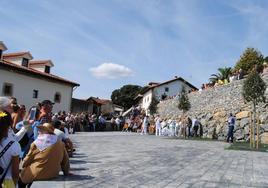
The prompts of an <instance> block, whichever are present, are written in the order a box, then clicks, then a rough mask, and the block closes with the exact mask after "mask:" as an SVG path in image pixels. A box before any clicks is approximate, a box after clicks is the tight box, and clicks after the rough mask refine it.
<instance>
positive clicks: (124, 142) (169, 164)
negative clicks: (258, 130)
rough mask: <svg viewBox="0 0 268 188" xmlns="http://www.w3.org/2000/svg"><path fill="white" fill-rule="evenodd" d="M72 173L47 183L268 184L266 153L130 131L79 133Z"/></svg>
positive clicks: (39, 184)
mask: <svg viewBox="0 0 268 188" xmlns="http://www.w3.org/2000/svg"><path fill="white" fill-rule="evenodd" d="M72 139H73V140H74V142H75V145H76V148H77V151H76V154H75V156H74V158H71V168H72V172H73V173H74V174H75V175H74V176H72V177H68V178H65V177H63V176H61V177H60V178H58V179H56V180H52V181H44V182H35V183H34V184H33V186H32V187H33V188H40V187H42V188H48V187H51V188H52V187H53V188H56V187H77V188H80V187H96V188H100V187H109V188H110V187H111V188H113V187H122V188H123V187H144V188H146V187H152V188H158V187H170V188H173V187H179V188H184V187H224V188H226V187H268V153H261V152H246V151H230V150H224V148H225V147H226V146H228V144H226V143H223V142H205V141H187V140H178V139H170V138H167V137H155V136H151V135H150V136H141V135H139V134H135V133H121V132H104V133H100V132H99V133H78V134H75V135H74V136H72Z"/></svg>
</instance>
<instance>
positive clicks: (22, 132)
mask: <svg viewBox="0 0 268 188" xmlns="http://www.w3.org/2000/svg"><path fill="white" fill-rule="evenodd" d="M26 133H27V129H25V127H22V128H21V129H20V130H19V132H17V133H16V134H15V133H14V131H13V130H12V129H11V128H10V129H9V130H8V137H10V138H13V139H14V140H16V141H18V142H19V141H20V140H21V139H22V138H23V136H24V135H25V134H26Z"/></svg>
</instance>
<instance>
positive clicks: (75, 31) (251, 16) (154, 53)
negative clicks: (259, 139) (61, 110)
mask: <svg viewBox="0 0 268 188" xmlns="http://www.w3.org/2000/svg"><path fill="white" fill-rule="evenodd" d="M267 10H268V1H265V0H262V1H258V0H255V1H251V0H241V1H239V0H226V1H224V0H118V1H117V0H42V1H36V0H13V1H10V0H0V18H1V19H0V40H2V41H4V42H5V44H6V45H7V47H8V49H9V50H8V52H14V51H30V52H31V53H32V55H33V56H34V58H35V59H51V60H52V61H53V62H54V64H55V67H54V68H53V69H52V73H53V74H56V75H59V76H62V77H64V78H67V79H69V80H73V81H76V82H78V83H80V84H81V86H80V87H79V88H77V89H76V90H75V92H74V97H77V98H88V97H89V96H99V97H103V98H110V95H111V92H112V91H113V90H114V89H117V88H120V87H121V86H123V85H124V84H137V85H141V86H143V85H146V84H147V83H148V82H150V81H156V82H161V81H166V80H169V79H172V78H173V77H174V76H176V75H177V76H181V77H183V78H185V79H186V80H188V81H189V82H191V83H192V84H194V85H196V86H197V87H200V85H201V84H202V83H205V82H207V80H208V78H209V76H210V75H211V74H213V73H215V72H217V68H218V67H223V66H233V65H234V64H235V62H236V61H237V60H238V59H239V56H240V55H241V53H242V52H243V51H244V49H245V48H246V47H254V48H257V49H258V50H260V51H261V52H262V53H263V54H264V55H265V56H267V55H268V35H267V34H268V22H267V20H268V11H267Z"/></svg>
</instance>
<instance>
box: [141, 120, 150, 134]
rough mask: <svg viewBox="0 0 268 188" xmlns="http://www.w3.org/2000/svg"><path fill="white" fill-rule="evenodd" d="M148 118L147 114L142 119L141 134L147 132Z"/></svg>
mask: <svg viewBox="0 0 268 188" xmlns="http://www.w3.org/2000/svg"><path fill="white" fill-rule="evenodd" d="M148 118H149V116H148V115H146V116H145V117H144V119H143V123H142V130H141V134H145V135H146V134H147V127H148V123H149V120H148Z"/></svg>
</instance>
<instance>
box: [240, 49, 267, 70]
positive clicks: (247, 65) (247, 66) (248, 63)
mask: <svg viewBox="0 0 268 188" xmlns="http://www.w3.org/2000/svg"><path fill="white" fill-rule="evenodd" d="M263 61H264V58H263V55H262V54H261V52H259V51H258V50H256V49H254V48H247V49H246V50H245V51H244V53H243V54H242V55H241V56H240V59H239V60H238V62H237V63H236V65H235V70H239V69H242V70H243V71H245V72H246V73H249V72H250V71H251V70H253V68H254V67H255V65H262V64H263Z"/></svg>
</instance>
